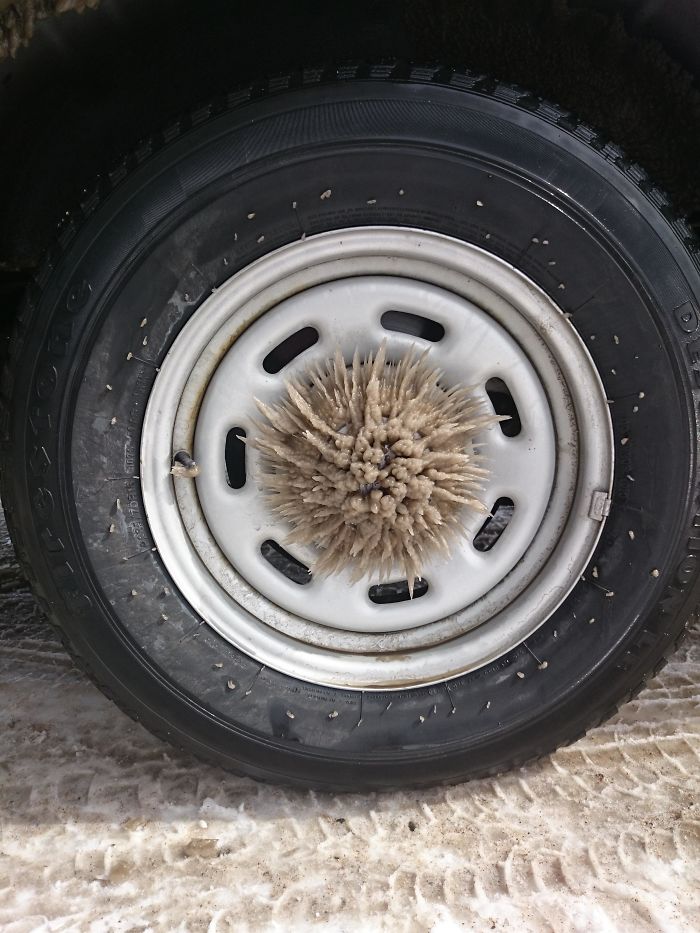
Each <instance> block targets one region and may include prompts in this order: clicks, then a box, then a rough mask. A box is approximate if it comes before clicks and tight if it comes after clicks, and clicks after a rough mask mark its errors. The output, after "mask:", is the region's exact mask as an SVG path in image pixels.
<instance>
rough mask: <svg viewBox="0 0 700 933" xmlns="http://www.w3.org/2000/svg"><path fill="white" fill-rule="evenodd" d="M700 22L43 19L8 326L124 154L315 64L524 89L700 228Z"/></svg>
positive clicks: (595, 3)
mask: <svg viewBox="0 0 700 933" xmlns="http://www.w3.org/2000/svg"><path fill="white" fill-rule="evenodd" d="M90 5H92V4H90ZM16 6H17V5H16V4H15V5H13V8H14V7H16ZM20 6H21V4H20ZM45 6H47V8H48V7H49V6H50V2H48V0H47V3H46V4H45ZM1 8H2V6H1V5H0V9H1ZM601 9H602V10H603V12H601ZM203 10H204V12H203ZM623 14H624V18H623ZM2 15H7V10H5V13H4V14H0V16H2ZM699 15H700V14H699V13H698V10H697V8H696V7H695V6H694V5H693V4H692V3H691V2H689V0H675V2H673V3H661V2H652V3H651V4H650V3H643V4H642V3H640V2H639V0H614V2H612V0H570V2H569V3H567V2H566V0H535V2H532V3H528V4H523V3H521V2H520V0H471V2H465V0H403V2H402V0H352V2H350V0H339V2H337V3H333V4H328V3H324V2H321V0H309V2H306V3H304V4H289V3H287V2H286V0H269V2H268V3H266V4H264V5H261V4H250V3H231V2H230V0H208V3H207V4H206V5H195V4H192V3H190V2H188V0H148V2H144V0H102V2H101V3H100V5H99V7H98V9H96V10H94V11H93V10H91V11H88V12H86V13H85V15H82V16H78V15H76V14H75V13H70V14H69V15H65V16H60V17H58V16H53V17H49V18H47V19H45V20H43V21H41V22H39V23H38V24H37V25H36V29H35V32H34V37H33V39H32V41H31V42H30V43H29V44H28V46H27V47H26V48H23V49H20V50H19V51H18V52H17V54H16V56H15V57H7V58H6V59H5V61H4V62H0V127H2V133H3V137H4V138H5V139H11V140H12V145H10V146H4V147H3V149H2V150H1V151H0V178H2V180H3V184H2V186H0V218H1V220H0V302H1V304H2V307H3V308H4V313H3V318H5V319H7V317H8V313H9V316H12V308H13V306H14V305H15V304H16V297H17V295H18V294H19V293H20V292H21V290H22V285H23V283H24V281H25V280H26V277H27V276H28V275H30V274H31V272H32V270H33V269H34V267H35V266H36V264H37V262H38V259H39V257H40V255H41V253H42V252H43V250H44V249H45V248H46V246H47V245H48V243H49V242H50V241H51V239H52V238H53V236H54V235H55V232H56V223H57V221H58V219H59V218H60V217H61V216H62V215H63V214H65V212H66V210H68V209H69V208H70V207H71V206H72V205H74V204H76V203H77V201H78V200H79V199H80V195H81V190H82V186H83V185H86V184H90V183H91V182H92V181H93V180H94V178H95V176H96V175H97V174H98V173H99V172H101V171H104V170H105V169H107V168H108V167H109V166H110V165H111V164H112V163H113V162H114V160H115V159H116V158H117V157H118V156H119V154H120V153H122V152H124V151H127V150H129V149H130V148H133V147H134V146H135V145H136V144H137V142H138V140H139V139H140V138H143V137H145V136H147V135H148V134H149V133H150V132H152V131H153V129H155V128H157V127H158V126H159V125H164V124H165V123H167V122H168V120H169V119H172V118H173V117H174V116H176V115H178V114H179V113H182V112H187V111H191V110H192V109H193V108H196V107H197V105H198V104H199V103H200V102H201V101H202V100H205V99H210V98H212V96H216V94H218V93H224V92H225V91H227V90H230V89H231V88H232V87H235V86H236V85H237V84H240V83H243V82H248V81H250V80H251V79H264V76H266V75H273V74H275V73H278V72H280V71H282V70H294V69H301V68H302V67H303V66H305V65H309V64H316V63H333V62H338V61H344V60H366V59H367V60H368V59H374V60H378V59H379V60H381V59H384V58H390V59H398V60H401V59H405V60H423V61H436V60H438V61H441V62H445V63H447V64H450V65H454V66H456V67H461V66H463V67H468V68H470V69H471V70H475V71H478V72H483V73H484V74H489V75H494V76H495V77H497V78H499V79H501V80H505V81H511V82H513V83H517V84H520V85H522V86H524V87H526V88H528V89H529V90H531V91H532V92H533V93H535V94H537V95H540V96H542V97H545V98H550V99H553V100H556V101H557V102H558V103H559V104H561V105H563V106H564V107H566V108H568V109H570V110H572V111H574V112H576V113H577V115H578V116H580V117H581V118H582V119H583V120H585V121H586V122H588V123H590V124H591V125H593V126H596V127H598V128H599V129H600V131H601V134H602V135H603V136H605V137H611V138H614V140H615V141H616V142H617V143H619V144H620V145H621V146H622V147H623V148H624V149H625V151H626V153H627V155H628V156H629V157H630V159H632V160H633V161H638V162H640V163H641V164H643V165H644V167H645V168H646V170H647V171H648V172H649V173H650V175H651V176H652V177H653V178H654V179H655V181H656V182H657V183H658V184H659V185H660V186H661V187H663V188H665V189H666V190H667V191H668V192H669V193H670V195H671V197H672V199H673V201H674V202H675V204H676V206H677V207H678V208H679V209H680V210H681V211H682V212H683V213H685V214H686V215H689V216H690V218H691V221H693V220H697V219H698V218H700V194H699V193H698V190H697V185H696V176H695V165H696V162H695V152H696V147H695V142H694V141H695V139H696V138H697V133H698V126H699V125H700V93H699V92H698V89H697V86H696V84H697V82H696V81H694V79H693V77H692V76H691V75H690V74H689V73H688V72H684V71H683V68H682V67H681V65H679V64H678V62H679V61H681V62H683V64H684V65H685V67H686V68H688V69H695V73H696V74H700V55H699V54H698V51H697V49H696V48H695V49H694V46H693V45H692V44H690V45H687V44H686V41H685V38H686V37H687V36H688V35H692V34H694V33H693V30H692V28H691V26H692V24H693V21H694V20H693V18H694V17H695V18H697V17H698V16H699ZM1 25H2V19H0V26H1ZM650 35H651V36H654V37H657V38H658V41H657V38H649V36H650ZM661 42H663V43H664V46H665V48H664V47H663V46H662V45H661V44H660V43H661ZM693 49H694V55H695V57H696V58H697V60H693ZM328 75H329V78H331V77H332V75H333V69H332V67H329V68H328Z"/></svg>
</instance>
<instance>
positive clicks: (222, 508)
mask: <svg viewBox="0 0 700 933" xmlns="http://www.w3.org/2000/svg"><path fill="white" fill-rule="evenodd" d="M384 339H386V340H387V344H388V349H389V352H390V353H392V354H394V355H396V356H400V355H401V354H402V353H405V352H406V351H407V350H408V348H409V347H411V346H413V345H416V344H418V345H419V346H426V347H428V346H429V347H430V358H431V361H432V362H433V363H434V364H435V365H437V366H439V367H440V368H441V369H443V370H444V372H445V374H446V377H447V378H448V380H451V381H454V382H460V383H462V384H466V385H470V386H473V387H474V392H476V393H480V394H481V395H482V397H483V399H484V403H485V404H488V405H490V406H493V407H494V409H495V410H497V411H498V410H499V408H500V407H501V406H503V405H504V404H505V406H506V408H507V410H508V411H509V413H512V415H513V417H512V419H511V421H510V422H503V423H502V425H500V426H499V425H494V426H492V427H490V428H488V429H485V430H484V431H483V434H482V435H480V436H479V437H478V439H477V442H478V445H479V446H480V448H481V450H482V452H483V454H484V457H485V459H486V462H487V463H488V466H489V470H490V475H489V478H488V481H487V484H486V487H485V491H484V496H485V501H487V502H488V503H489V504H491V505H492V506H493V509H494V511H498V510H499V509H502V508H503V507H504V508H505V511H501V515H500V523H499V527H500V530H501V533H500V534H499V536H498V538H497V540H496V541H495V543H494V541H493V535H491V537H490V538H485V536H483V534H482V531H483V524H484V522H483V518H476V517H475V518H474V519H473V520H472V522H471V524H470V526H469V534H468V535H467V537H466V539H465V541H464V543H463V546H461V547H459V548H456V549H455V550H454V551H453V553H452V554H451V556H450V559H449V560H436V561H435V562H434V563H433V564H431V565H429V566H427V567H426V568H425V571H424V577H425V581H424V585H423V586H422V587H421V588H420V590H417V593H418V592H420V595H419V596H418V598H415V599H414V600H412V601H406V600H405V599H404V597H405V595H406V594H405V589H404V588H402V581H400V580H395V581H391V582H392V583H393V584H394V586H393V587H386V586H384V582H385V581H382V580H380V579H378V578H377V579H373V578H364V579H362V580H361V581H359V582H356V583H351V582H350V579H349V577H346V576H344V575H340V576H334V577H329V578H317V577H315V576H314V575H313V573H308V572H307V568H309V567H312V566H313V561H314V557H315V555H314V553H313V552H312V550H311V549H310V550H309V551H306V550H300V551H298V552H294V553H287V550H286V548H285V547H284V539H285V537H286V534H287V531H288V529H287V528H286V527H285V525H284V522H282V521H281V520H280V519H278V518H276V517H275V516H274V515H273V514H272V512H271V511H270V509H269V506H268V505H267V504H266V502H265V497H264V494H263V492H262V488H261V481H260V477H259V472H258V462H259V458H258V456H257V455H256V452H255V451H254V450H251V449H245V448H244V447H243V445H242V444H240V442H237V441H236V439H235V438H236V435H237V434H241V432H242V431H246V432H247V431H249V430H250V429H251V424H252V420H253V419H254V418H255V415H256V406H255V398H256V397H257V398H260V399H262V400H263V401H265V402H268V403H270V402H274V401H276V400H277V399H278V398H279V396H280V394H281V393H282V391H283V387H284V383H285V379H286V378H288V377H289V376H292V375H295V374H298V373H301V372H303V371H304V370H305V369H306V368H307V367H308V366H309V365H310V364H311V363H313V362H314V360H321V361H325V360H326V359H327V358H328V357H329V356H331V355H332V353H333V351H334V348H335V347H336V346H340V347H341V349H342V350H343V352H344V354H346V358H350V357H351V356H352V353H353V352H354V350H355V349H356V348H358V349H359V350H360V352H368V351H370V350H373V349H376V347H377V346H378V345H379V344H380V343H381V342H382V340H384ZM612 448H613V443H612V427H611V422H610V416H609V412H608V408H607V403H606V399H605V394H604V392H603V388H602V385H601V382H600V379H599V377H598V374H597V371H596V369H595V366H594V364H593V361H592V360H591V358H590V356H589V354H588V351H587V350H586V348H585V347H584V345H583V343H582V341H581V340H580V339H579V337H578V335H577V333H576V331H575V330H574V328H573V326H572V325H571V324H570V322H569V321H568V320H567V318H566V316H565V315H564V314H563V313H562V311H561V310H560V309H559V308H558V307H557V305H556V304H555V303H554V302H553V301H552V300H551V299H550V298H549V297H548V296H547V295H546V294H545V293H544V292H543V291H542V290H541V289H539V288H538V287H537V286H536V285H535V284H534V283H532V282H531V281H530V280H529V279H528V278H526V277H525V276H524V275H522V273H520V272H518V271H517V270H516V269H514V268H513V267H512V266H510V265H509V264H507V263H506V262H504V261H502V260H500V259H498V258H496V257H494V256H492V255H491V254H489V253H487V252H485V251H484V250H482V249H480V248H478V247H475V246H473V245H470V244H467V243H464V242H461V241H458V240H455V239H452V238H450V237H446V236H443V235H441V234H436V233H432V232H426V231H422V230H416V229H409V228H392V227H360V228H352V229H347V230H340V231H332V232H329V233H323V234H319V235H317V236H313V237H309V238H307V239H305V240H302V241H299V242H296V243H293V244H290V245H288V246H285V247H283V248H281V249H279V250H276V251H275V252H272V253H270V254H268V255H267V256H264V257H263V258H261V259H259V260H258V261H256V262H255V263H253V264H251V265H250V266H248V267H247V268H245V269H243V270H241V271H240V272H239V273H237V274H236V275H234V276H233V277H232V278H231V279H230V280H229V281H228V282H226V283H225V285H223V286H222V287H220V288H219V289H218V290H217V291H216V292H215V293H214V294H212V295H211V297H210V298H208V299H207V300H206V301H205V302H204V303H203V304H202V305H201V306H200V308H199V309H198V310H197V311H196V312H195V314H194V315H193V317H192V319H191V320H190V321H189V323H188V324H187V326H186V327H185V328H184V330H183V331H182V333H181V334H180V335H179V336H178V338H177V339H176V341H175V343H174V344H173V346H172V348H171V350H170V352H169V354H168V356H167V358H166V360H165V361H164V364H163V366H162V367H161V371H160V373H159V375H158V377H157V379H156V382H155V384H154V387H153V391H152V393H151V397H150V399H149V403H148V408H147V411H146V417H145V422H144V428H143V435H142V446H141V477H142V484H143V496H144V502H145V506H146V511H147V515H148V519H149V523H150V525H151V531H152V534H153V536H154V540H155V542H156V545H157V547H158V549H159V552H160V554H161V556H162V558H163V560H164V562H165V564H166V566H167V568H168V570H169V572H170V574H171V575H172V578H173V580H174V582H175V584H176V585H177V586H178V588H179V589H180V590H181V592H182V593H183V595H184V596H185V598H186V599H187V600H188V601H189V602H190V603H191V605H192V606H193V608H194V609H195V611H197V612H198V613H199V614H200V615H201V617H202V619H203V620H204V621H205V622H206V623H208V624H209V625H211V626H212V627H213V628H214V629H215V630H216V631H217V632H219V634H221V635H222V636H223V637H224V638H226V639H228V640H229V641H230V642H231V643H233V644H234V645H236V646H237V647H238V648H240V649H241V650H243V651H245V652H247V653H248V654H250V655H251V656H252V657H254V658H256V659H257V660H258V661H260V662H261V663H262V664H265V665H266V666H269V667H271V668H274V669H276V670H280V671H282V672H284V673H287V674H290V675H292V676H294V677H298V678H301V679H304V680H306V681H309V682H312V683H319V684H324V685H328V686H335V687H345V688H351V689H362V688H372V689H386V690H391V689H401V688H404V687H406V686H408V685H410V686H419V685H427V684H431V683H435V682H439V681H442V680H445V679H447V678H450V677H456V676H458V675H459V674H462V673H464V672H466V671H469V670H473V669H474V668H477V667H480V666H482V665H484V664H486V663H488V662H489V661H491V660H493V659H495V658H497V657H499V656H501V655H503V654H505V653H506V652H507V651H509V650H510V649H512V648H513V647H514V646H516V645H517V644H519V643H520V642H522V641H523V639H525V638H527V637H528V635H530V634H531V633H532V632H533V631H534V630H535V629H536V628H537V627H538V626H539V625H541V624H542V623H543V622H544V621H545V620H546V619H547V618H548V617H549V616H550V615H551V614H552V613H553V612H554V610H555V609H556V608H557V606H559V605H560V604H561V602H562V601H563V600H564V599H565V597H566V596H567V594H568V593H569V592H570V590H571V589H572V588H573V586H574V585H575V584H576V582H577V581H578V579H579V577H580V575H581V573H582V571H583V569H584V567H585V565H586V563H587V561H588V559H589V557H590V555H591V553H592V551H593V549H594V547H595V545H596V543H597V541H598V538H599V536H600V533H601V530H602V526H603V523H604V519H605V511H606V509H605V504H606V502H607V500H608V497H609V494H610V488H611V483H612V473H613V452H612ZM179 450H186V451H191V452H193V455H194V458H195V459H196V461H197V463H198V464H199V466H200V472H199V475H198V476H196V478H188V477H173V476H171V474H170V467H171V464H172V460H173V456H174V454H175V453H176V452H177V451H179ZM504 515H505V516H506V518H507V520H506V521H504V520H503V516H504ZM484 542H486V543H485V544H484Z"/></svg>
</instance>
